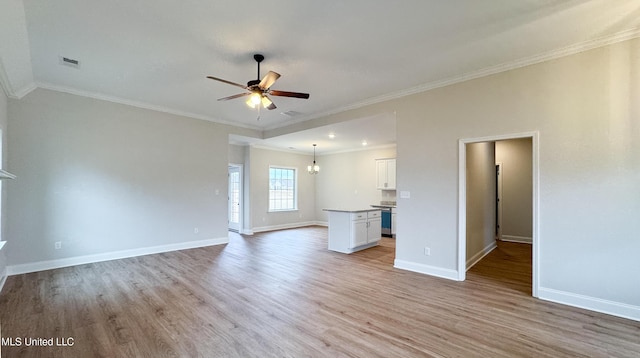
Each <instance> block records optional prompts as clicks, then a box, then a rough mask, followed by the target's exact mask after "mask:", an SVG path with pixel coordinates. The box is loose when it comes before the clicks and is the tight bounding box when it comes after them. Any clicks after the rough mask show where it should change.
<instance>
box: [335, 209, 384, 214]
mask: <svg viewBox="0 0 640 358" xmlns="http://www.w3.org/2000/svg"><path fill="white" fill-rule="evenodd" d="M378 210H380V209H376V208H364V209H363V208H359V209H354V208H340V209H322V211H338V212H342V213H362V212H366V211H378Z"/></svg>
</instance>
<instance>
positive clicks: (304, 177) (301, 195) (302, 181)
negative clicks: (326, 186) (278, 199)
mask: <svg viewBox="0 0 640 358" xmlns="http://www.w3.org/2000/svg"><path fill="white" fill-rule="evenodd" d="M246 150H247V152H248V153H249V163H250V164H249V165H248V166H250V171H249V173H250V190H249V195H250V197H251V199H250V210H251V211H250V215H251V218H250V220H249V223H251V225H252V226H251V229H250V231H253V232H259V231H266V230H274V229H278V228H286V227H295V226H300V225H305V224H312V223H314V222H315V220H316V218H315V180H316V178H315V176H314V175H311V174H309V173H307V165H309V163H311V162H312V161H313V156H311V155H305V154H298V153H290V152H283V151H278V150H269V149H263V148H257V147H249V148H247V149H246ZM270 165H274V166H282V167H289V168H296V169H297V170H298V210H296V211H282V212H269V166H270ZM245 166H247V164H246V163H245ZM245 175H246V173H245ZM248 207H249V206H247V208H248Z"/></svg>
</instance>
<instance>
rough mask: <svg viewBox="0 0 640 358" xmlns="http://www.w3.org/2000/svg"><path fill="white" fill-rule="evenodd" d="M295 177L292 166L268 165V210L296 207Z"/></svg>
mask: <svg viewBox="0 0 640 358" xmlns="http://www.w3.org/2000/svg"><path fill="white" fill-rule="evenodd" d="M297 178H298V177H297V172H296V169H294V168H280V167H269V211H287V210H297V209H298V203H297V201H298V198H297V195H296V194H297V193H296V190H297V188H296V181H297Z"/></svg>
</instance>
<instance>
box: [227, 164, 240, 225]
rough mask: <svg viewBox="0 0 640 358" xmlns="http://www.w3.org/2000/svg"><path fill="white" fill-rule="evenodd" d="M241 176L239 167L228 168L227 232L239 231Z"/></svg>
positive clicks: (231, 166)
mask: <svg viewBox="0 0 640 358" xmlns="http://www.w3.org/2000/svg"><path fill="white" fill-rule="evenodd" d="M241 197H242V176H241V170H240V166H237V165H230V166H229V216H228V218H229V230H233V231H239V230H240V215H241Z"/></svg>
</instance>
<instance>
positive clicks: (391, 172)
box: [376, 158, 396, 190]
mask: <svg viewBox="0 0 640 358" xmlns="http://www.w3.org/2000/svg"><path fill="white" fill-rule="evenodd" d="M376 174H377V175H378V180H377V181H376V182H377V187H378V189H381V190H396V159H395V158H393V159H376Z"/></svg>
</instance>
